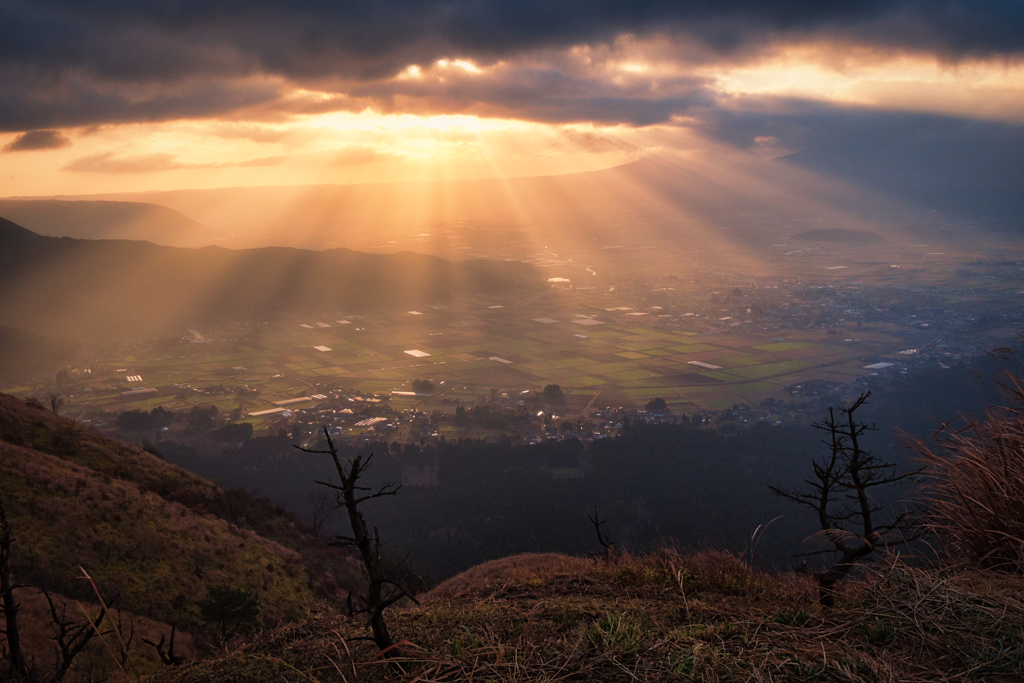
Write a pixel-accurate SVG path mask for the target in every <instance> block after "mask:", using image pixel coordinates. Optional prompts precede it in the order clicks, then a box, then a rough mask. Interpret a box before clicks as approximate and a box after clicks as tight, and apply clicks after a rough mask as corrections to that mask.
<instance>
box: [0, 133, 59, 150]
mask: <svg viewBox="0 0 1024 683" xmlns="http://www.w3.org/2000/svg"><path fill="white" fill-rule="evenodd" d="M70 144H71V140H68V139H67V137H65V136H64V135H63V134H62V133H61V132H60V131H57V130H30V131H28V132H26V133H22V134H21V135H19V136H18V137H16V138H14V139H13V140H11V141H10V142H9V143H7V144H6V145H4V148H3V150H4V151H5V152H32V151H35V150H40V149H59V148H61V147H67V146H69V145H70Z"/></svg>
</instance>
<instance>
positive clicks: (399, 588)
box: [294, 427, 419, 657]
mask: <svg viewBox="0 0 1024 683" xmlns="http://www.w3.org/2000/svg"><path fill="white" fill-rule="evenodd" d="M323 430H324V437H325V438H326V439H327V450H326V451H324V450H313V449H308V448H303V447H302V446H294V448H297V449H299V450H300V451H303V452H305V453H320V454H324V455H330V456H331V459H332V460H333V461H334V467H335V469H336V470H337V472H338V478H339V479H340V483H339V484H333V483H331V482H327V481H317V482H316V483H317V484H320V485H321V486H326V487H328V488H330V489H332V490H333V491H334V496H335V507H336V508H339V509H340V508H344V509H345V511H346V512H347V513H348V521H349V525H350V527H351V528H352V535H351V536H342V535H338V536H335V540H334V542H333V543H332V545H336V546H342V547H345V546H351V547H354V548H356V549H357V550H358V551H359V557H360V560H361V561H362V565H363V573H364V575H365V578H366V581H367V589H366V595H365V596H362V597H361V601H362V603H363V607H362V608H355V605H354V603H353V602H352V595H351V594H350V595H349V605H350V609H351V610H352V611H353V612H366V614H367V618H368V621H369V625H370V630H371V632H372V633H373V641H374V643H376V645H377V647H378V648H379V649H380V650H382V651H384V652H385V655H386V656H388V657H391V656H393V655H395V654H397V653H396V652H395V647H394V645H395V641H394V640H393V639H392V637H391V633H390V632H389V631H388V625H387V623H386V622H385V621H384V610H385V609H387V608H388V607H390V606H391V605H393V604H395V603H396V602H398V601H399V600H401V599H402V598H409V599H410V600H412V601H413V602H415V603H416V604H419V602H418V601H417V600H416V598H415V596H413V595H412V593H411V592H410V591H409V590H407V589H406V588H405V586H404V585H403V584H404V583H405V580H406V579H407V577H403V576H395V575H393V574H391V573H390V572H388V568H387V566H386V564H385V562H384V560H383V559H382V557H381V552H380V549H381V542H380V533H379V532H378V530H377V527H374V528H373V534H372V535H371V534H370V532H369V529H368V528H367V526H366V518H365V517H363V513H362V512H361V511H360V510H359V506H360V505H361V504H363V503H365V502H366V501H368V500H373V499H375V498H382V497H384V496H394V495H397V494H398V491H399V489H401V488H402V487H401V486H395V485H394V484H392V483H390V482H385V483H384V484H383V485H382V486H381V487H380V489H378V490H377V491H376V492H372V493H370V491H372V489H369V488H367V487H365V486H359V483H358V482H359V478H360V477H361V476H362V475H363V473H365V472H366V469H367V468H368V467H369V466H370V462H371V461H372V460H373V455H372V454H371V455H369V456H368V457H367V458H366V460H363V456H362V455H357V456H356V457H355V458H354V459H349V460H348V465H347V466H346V465H345V464H343V463H342V462H341V458H340V457H339V456H338V448H337V446H335V445H334V441H332V440H331V435H330V433H329V432H328V431H327V427H324V428H323Z"/></svg>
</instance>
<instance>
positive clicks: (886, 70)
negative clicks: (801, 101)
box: [705, 46, 1024, 123]
mask: <svg viewBox="0 0 1024 683" xmlns="http://www.w3.org/2000/svg"><path fill="white" fill-rule="evenodd" d="M705 75H706V76H709V77H712V78H714V80H715V83H716V87H717V89H718V90H720V91H721V92H723V93H725V94H732V95H735V94H745V95H777V96H786V97H796V98H806V99H813V100H822V101H831V102H836V103H841V104H855V105H863V106H870V107H879V108H886V109H903V110H909V111H921V112H931V113H936V114H948V115H954V116H967V117H971V118H982V119H989V120H1001V121H1009V122H1015V123H1022V122H1024V64H1022V63H1020V62H1016V63H1008V62H1006V61H996V60H992V61H977V60H976V61H973V62H963V63H959V64H955V65H953V64H944V63H942V62H939V61H938V60H936V59H934V58H925V57H913V56H908V55H900V56H892V55H879V54H876V53H873V52H871V51H867V50H858V49H855V48H850V49H849V50H848V51H845V52H843V53H842V54H837V53H836V51H835V49H834V48H833V49H829V50H826V49H824V48H822V47H819V46H802V47H791V48H787V49H786V50H783V51H782V52H781V53H780V54H778V55H776V56H775V57H773V58H771V59H769V60H766V61H763V62H761V63H757V64H753V65H748V66H740V67H736V68H732V69H728V70H726V71H724V72H722V71H721V70H720V69H714V70H708V71H707V72H706V73H705Z"/></svg>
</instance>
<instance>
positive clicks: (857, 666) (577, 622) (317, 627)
mask: <svg viewBox="0 0 1024 683" xmlns="http://www.w3.org/2000/svg"><path fill="white" fill-rule="evenodd" d="M1022 588H1024V581H1022V580H1021V579H1020V577H1017V578H1008V577H996V576H992V575H987V574H979V573H974V572H968V573H956V572H952V571H935V570H922V569H917V568H914V567H912V566H909V565H907V564H904V563H903V562H901V561H899V560H898V559H890V560H888V561H883V562H880V563H879V564H877V565H876V566H875V567H874V569H873V570H871V571H870V572H868V573H866V574H865V575H863V576H862V577H861V578H860V579H859V580H857V581H853V582H850V583H849V584H847V585H846V586H845V587H844V589H843V593H842V594H841V597H840V599H839V601H838V604H837V606H836V608H835V609H832V610H830V611H828V612H826V613H824V614H823V613H822V612H821V611H820V609H819V608H818V607H817V605H816V601H815V594H816V588H815V587H814V586H813V585H812V583H811V581H810V580H808V579H806V578H804V577H802V576H799V575H796V574H790V575H788V576H787V575H783V576H773V575H768V574H765V573H762V572H760V571H758V570H756V569H753V568H751V567H750V566H749V565H747V564H746V563H744V562H742V561H741V560H739V559H736V558H735V557H732V556H730V555H728V554H725V553H718V552H704V553H699V554H696V555H689V556H680V555H678V554H676V553H674V552H661V553H658V554H655V555H652V556H648V557H644V558H624V559H620V560H619V561H616V562H607V561H604V560H599V561H595V560H588V559H583V558H574V557H569V556H565V555H554V554H549V555H526V556H516V557H511V558H506V559H504V560H498V561H495V562H490V563H487V564H485V565H482V566H480V567H476V568H474V569H472V570H470V571H468V572H466V573H464V574H462V575H460V576H458V577H455V578H453V579H451V580H449V581H447V582H445V583H443V584H441V585H440V586H438V587H437V588H435V589H434V590H433V591H431V592H430V593H428V594H426V595H424V596H421V603H422V606H419V607H416V606H409V607H406V608H403V609H399V610H395V611H394V612H393V613H392V615H393V616H392V618H391V621H392V633H393V634H394V635H395V637H396V640H398V639H405V641H406V642H404V643H401V644H400V647H401V649H402V658H401V662H402V666H403V667H404V669H405V671H406V676H405V677H404V678H402V680H431V681H539V680H547V681H553V680H572V681H780V682H782V681H785V682H792V683H805V682H807V681H860V682H865V683H867V682H868V681H871V682H887V683H889V682H891V683H896V682H897V681H902V682H907V681H922V682H923V681H963V680H983V681H1019V680H1021V676H1024V602H1022V601H1021V599H1020V591H1021V589H1022ZM364 635H365V628H364V622H363V620H362V619H356V620H353V619H350V618H347V617H344V616H341V615H338V614H335V613H331V612H324V613H319V614H316V615H314V616H312V617H311V618H310V619H308V620H306V621H304V622H302V623H299V624H295V625H290V626H287V627H284V628H281V629H278V630H274V631H271V632H268V633H264V634H262V635H261V636H260V637H259V638H258V639H255V640H254V641H253V642H252V643H251V644H249V645H247V646H245V647H243V648H240V649H238V650H236V651H234V652H231V653H229V654H227V655H224V656H221V657H219V658H215V659H212V660H209V661H206V662H201V663H196V664H192V665H189V666H186V667H184V668H181V669H174V670H165V671H164V672H163V673H162V674H160V675H158V676H157V677H156V678H155V680H156V681H159V682H160V683H172V682H174V683H185V682H188V683H192V682H198V681H210V680H219V681H282V680H285V681H323V682H327V681H339V682H340V681H346V682H348V683H353V682H354V681H377V680H381V681H383V680H395V675H394V674H395V672H394V671H393V669H392V668H391V666H389V665H388V664H387V663H386V662H385V661H384V659H383V658H382V657H381V656H380V655H379V654H378V653H377V652H375V650H374V648H373V647H372V645H371V644H370V643H366V642H365V641H363V640H358V639H359V638H360V637H361V636H364Z"/></svg>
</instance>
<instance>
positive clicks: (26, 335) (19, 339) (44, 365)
mask: <svg viewBox="0 0 1024 683" xmlns="http://www.w3.org/2000/svg"><path fill="white" fill-rule="evenodd" d="M73 355H74V350H73V349H72V348H71V347H70V346H67V345H65V344H61V343H59V342H56V341H53V340H51V339H47V338H46V337H41V336H39V335H38V334H32V333H30V332H25V331H24V330H19V329H17V328H14V327H8V326H7V325H0V379H3V380H5V381H11V382H17V381H19V380H20V379H21V378H23V377H26V376H30V375H32V374H34V373H36V372H41V371H51V372H52V371H53V370H54V369H55V368H56V367H58V366H60V365H62V364H64V363H66V362H67V361H68V360H69V359H70V358H71V357H72V356H73Z"/></svg>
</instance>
